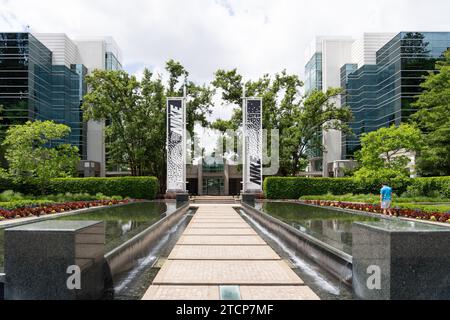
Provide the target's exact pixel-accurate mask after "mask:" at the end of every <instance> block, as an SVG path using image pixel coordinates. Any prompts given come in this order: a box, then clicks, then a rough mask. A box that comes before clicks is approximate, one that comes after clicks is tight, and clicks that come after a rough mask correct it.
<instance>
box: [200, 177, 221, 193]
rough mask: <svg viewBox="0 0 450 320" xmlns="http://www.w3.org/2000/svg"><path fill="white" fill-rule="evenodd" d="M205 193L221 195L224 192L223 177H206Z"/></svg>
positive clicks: (204, 182) (204, 181)
mask: <svg viewBox="0 0 450 320" xmlns="http://www.w3.org/2000/svg"><path fill="white" fill-rule="evenodd" d="M203 194H204V195H207V196H221V195H223V194H224V180H223V178H205V179H204V180H203Z"/></svg>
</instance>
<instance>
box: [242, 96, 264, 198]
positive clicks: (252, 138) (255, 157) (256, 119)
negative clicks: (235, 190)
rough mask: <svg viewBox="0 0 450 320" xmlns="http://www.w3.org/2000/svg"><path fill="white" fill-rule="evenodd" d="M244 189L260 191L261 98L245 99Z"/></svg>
mask: <svg viewBox="0 0 450 320" xmlns="http://www.w3.org/2000/svg"><path fill="white" fill-rule="evenodd" d="M244 136H245V137H246V138H245V139H244V148H245V149H244V150H245V158H244V170H245V175H244V180H245V181H244V191H246V192H249V191H257V192H259V191H262V145H261V143H262V100H261V99H253V98H251V99H247V100H246V103H245V110H244Z"/></svg>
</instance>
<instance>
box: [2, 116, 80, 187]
mask: <svg viewBox="0 0 450 320" xmlns="http://www.w3.org/2000/svg"><path fill="white" fill-rule="evenodd" d="M69 133H70V128H69V127H68V126H66V125H63V124H56V123H54V122H52V121H44V122H41V121H35V122H31V121H28V122H27V123H25V124H24V125H15V126H12V127H10V128H9V129H8V131H7V133H6V137H5V140H4V142H3V145H4V146H5V148H6V159H7V161H8V164H9V174H10V175H11V176H12V177H15V178H16V179H18V180H20V181H25V182H37V183H38V185H39V186H40V187H41V191H42V192H44V191H45V188H46V186H47V183H48V182H49V180H50V179H52V178H65V177H71V176H73V175H74V174H75V173H76V168H77V164H78V162H79V161H80V157H79V155H78V148H77V147H74V146H71V145H69V144H60V143H58V142H59V141H60V140H61V139H63V138H64V137H66V136H67V135H68V134H69Z"/></svg>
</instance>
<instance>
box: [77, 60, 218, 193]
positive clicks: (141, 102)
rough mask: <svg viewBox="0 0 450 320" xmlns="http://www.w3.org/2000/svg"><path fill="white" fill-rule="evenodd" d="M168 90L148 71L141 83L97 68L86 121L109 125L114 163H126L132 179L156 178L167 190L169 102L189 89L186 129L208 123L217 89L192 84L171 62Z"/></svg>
mask: <svg viewBox="0 0 450 320" xmlns="http://www.w3.org/2000/svg"><path fill="white" fill-rule="evenodd" d="M166 71H167V73H168V75H169V80H168V83H167V86H165V85H164V83H163V82H162V80H161V76H155V75H154V74H153V73H152V72H150V71H149V70H148V69H145V70H144V74H143V78H142V80H141V81H138V80H137V79H136V77H134V76H130V75H129V74H128V73H126V72H125V71H100V70H96V71H94V72H93V73H92V74H91V75H89V76H88V77H87V79H86V80H87V83H88V85H89V87H90V89H91V90H90V92H89V93H88V94H87V95H86V96H85V97H84V99H83V106H82V108H83V110H84V116H85V119H86V120H95V121H106V123H107V125H106V129H105V134H106V144H107V149H108V158H109V162H110V163H112V164H116V165H124V164H125V165H126V166H128V167H129V168H130V170H131V173H132V175H134V176H142V175H154V176H156V177H158V178H159V180H160V186H161V191H164V190H165V176H166V151H165V147H166V98H167V97H169V96H170V97H181V96H183V89H184V85H185V84H186V89H187V90H186V91H187V116H188V119H187V125H188V126H187V129H188V131H190V132H191V133H192V132H193V131H194V123H195V122H196V121H199V122H201V123H203V124H205V123H206V124H207V123H208V122H207V114H208V113H209V112H210V108H211V106H212V103H211V100H212V96H213V91H212V90H211V89H210V88H209V87H208V86H205V85H203V86H198V85H196V84H195V83H193V82H192V81H189V80H188V76H189V73H188V72H187V71H186V70H185V69H184V67H183V66H182V65H181V64H180V63H179V62H176V61H173V60H170V61H168V62H167V64H166Z"/></svg>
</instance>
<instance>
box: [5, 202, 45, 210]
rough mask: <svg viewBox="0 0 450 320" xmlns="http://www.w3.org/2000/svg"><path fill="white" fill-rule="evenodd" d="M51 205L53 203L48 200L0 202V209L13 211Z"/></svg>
mask: <svg viewBox="0 0 450 320" xmlns="http://www.w3.org/2000/svg"><path fill="white" fill-rule="evenodd" d="M52 203H54V202H53V201H50V200H16V201H7V202H0V208H3V209H6V210H14V209H17V208H23V207H32V206H43V205H48V204H52Z"/></svg>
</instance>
